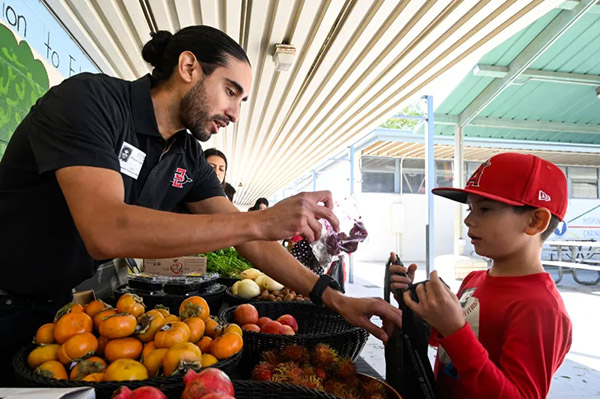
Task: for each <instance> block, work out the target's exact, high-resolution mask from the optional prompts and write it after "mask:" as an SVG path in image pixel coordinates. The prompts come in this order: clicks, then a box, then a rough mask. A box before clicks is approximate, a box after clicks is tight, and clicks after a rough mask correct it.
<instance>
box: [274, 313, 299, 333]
mask: <svg viewBox="0 0 600 399" xmlns="http://www.w3.org/2000/svg"><path fill="white" fill-rule="evenodd" d="M277 321H278V322H280V323H281V324H283V325H284V326H290V327H292V330H294V332H295V333H297V332H298V322H297V321H296V319H295V318H294V316H292V315H291V314H284V315H283V316H279V318H278V319H277Z"/></svg>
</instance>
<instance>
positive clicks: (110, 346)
mask: <svg viewBox="0 0 600 399" xmlns="http://www.w3.org/2000/svg"><path fill="white" fill-rule="evenodd" d="M142 348H143V345H142V343H141V342H140V341H139V340H137V339H135V338H133V337H127V338H117V339H112V340H110V341H108V343H107V344H106V346H105V347H104V357H105V358H106V360H108V361H109V362H114V361H115V360H117V359H138V358H139V357H140V355H141V354H142Z"/></svg>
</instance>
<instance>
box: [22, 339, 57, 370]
mask: <svg viewBox="0 0 600 399" xmlns="http://www.w3.org/2000/svg"><path fill="white" fill-rule="evenodd" d="M59 350H60V345H58V344H49V345H43V346H38V347H37V348H35V349H34V350H32V351H31V352H29V355H27V365H28V366H29V367H31V368H32V369H34V368H36V367H37V366H39V365H41V364H42V363H45V362H48V361H50V360H57V359H58V351H59Z"/></svg>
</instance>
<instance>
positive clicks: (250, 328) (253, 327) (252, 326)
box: [242, 324, 260, 332]
mask: <svg viewBox="0 0 600 399" xmlns="http://www.w3.org/2000/svg"><path fill="white" fill-rule="evenodd" d="M242 330H248V331H254V332H260V327H259V326H257V325H256V324H244V325H243V326H242Z"/></svg>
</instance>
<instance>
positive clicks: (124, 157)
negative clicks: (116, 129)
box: [119, 141, 146, 180]
mask: <svg viewBox="0 0 600 399" xmlns="http://www.w3.org/2000/svg"><path fill="white" fill-rule="evenodd" d="M144 159H146V154H145V153H144V152H143V151H140V150H139V149H137V148H135V147H134V146H133V145H131V144H129V143H128V142H126V141H124V142H123V145H121V151H119V163H120V165H121V173H123V174H124V175H127V176H129V177H133V178H134V179H136V180H137V178H138V176H139V175H140V170H141V169H142V165H143V164H144Z"/></svg>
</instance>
